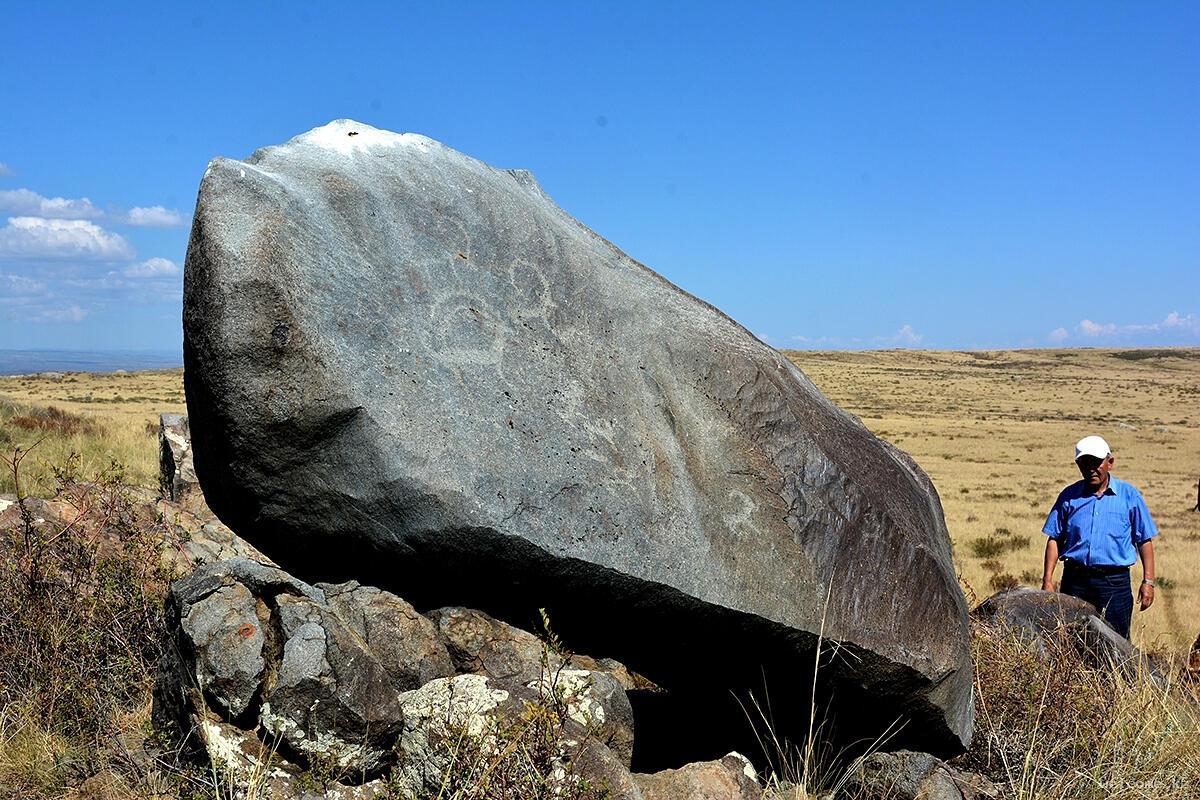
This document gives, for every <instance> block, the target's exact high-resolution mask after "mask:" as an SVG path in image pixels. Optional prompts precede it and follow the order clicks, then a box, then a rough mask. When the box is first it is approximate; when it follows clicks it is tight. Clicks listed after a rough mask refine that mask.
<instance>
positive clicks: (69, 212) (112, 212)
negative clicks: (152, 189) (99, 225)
mask: <svg viewBox="0 0 1200 800" xmlns="http://www.w3.org/2000/svg"><path fill="white" fill-rule="evenodd" d="M0 166H2V165H0ZM0 174H3V173H0ZM0 212H7V213H9V214H14V215H17V216H22V217H42V218H43V219H90V220H103V221H107V222H111V223H116V224H118V225H132V226H135V227H139V228H182V227H183V226H184V225H186V224H187V220H185V219H184V218H183V215H182V214H180V213H179V212H178V211H176V210H175V209H173V208H165V207H163V206H134V207H133V208H131V209H129V210H128V211H122V210H120V209H112V208H110V209H109V210H108V211H107V212H105V211H104V210H103V209H100V208H97V207H96V206H95V205H94V204H93V203H92V201H91V200H89V199H88V198H86V197H80V198H77V199H71V198H66V197H44V196H42V195H40V194H38V193H37V192H34V191H32V190H30V189H5V190H0Z"/></svg>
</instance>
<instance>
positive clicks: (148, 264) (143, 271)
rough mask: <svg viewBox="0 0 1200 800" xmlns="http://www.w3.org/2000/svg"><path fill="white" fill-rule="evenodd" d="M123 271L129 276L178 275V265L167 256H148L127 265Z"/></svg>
mask: <svg viewBox="0 0 1200 800" xmlns="http://www.w3.org/2000/svg"><path fill="white" fill-rule="evenodd" d="M123 272H124V274H126V275H128V276H129V277H131V278H155V277H161V276H164V275H178V274H179V265H178V264H176V263H175V262H174V261H172V260H170V259H169V258H148V259H146V260H145V261H142V262H141V263H138V264H131V265H129V266H128V267H126V268H125V269H124V270H123Z"/></svg>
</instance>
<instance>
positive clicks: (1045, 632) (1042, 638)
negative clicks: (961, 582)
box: [973, 587, 1153, 671]
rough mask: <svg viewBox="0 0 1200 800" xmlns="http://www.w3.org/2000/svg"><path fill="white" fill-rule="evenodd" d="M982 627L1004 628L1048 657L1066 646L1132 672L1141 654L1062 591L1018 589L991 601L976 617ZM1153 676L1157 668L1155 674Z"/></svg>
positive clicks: (1092, 611) (1100, 663)
mask: <svg viewBox="0 0 1200 800" xmlns="http://www.w3.org/2000/svg"><path fill="white" fill-rule="evenodd" d="M973 616H974V617H975V619H977V620H979V621H980V622H982V623H985V624H989V625H993V626H999V627H1001V628H1004V629H1007V630H1009V631H1011V632H1013V633H1015V634H1016V635H1018V636H1022V637H1024V638H1026V639H1028V640H1029V641H1030V642H1032V643H1033V645H1034V646H1035V647H1037V648H1038V650H1039V651H1040V652H1042V653H1043V654H1048V650H1049V652H1054V649H1055V648H1054V647H1052V646H1051V647H1048V645H1050V644H1051V641H1050V640H1052V639H1053V640H1055V641H1054V644H1065V645H1067V646H1068V647H1072V648H1074V649H1075V650H1076V651H1078V652H1079V654H1080V655H1082V656H1083V657H1085V658H1086V659H1088V660H1089V661H1090V662H1091V663H1093V664H1094V665H1096V666H1101V667H1107V666H1109V665H1110V664H1116V665H1118V666H1120V665H1128V666H1130V667H1133V666H1134V665H1135V664H1136V662H1137V661H1138V660H1139V659H1140V658H1141V653H1140V651H1139V650H1138V649H1137V648H1136V647H1134V646H1133V644H1132V643H1130V641H1129V640H1128V639H1126V638H1125V637H1124V636H1122V635H1121V634H1119V633H1117V632H1116V631H1115V630H1113V628H1112V626H1111V625H1109V624H1108V623H1107V622H1106V621H1105V620H1104V617H1102V616H1100V613H1099V611H1097V610H1096V607H1095V606H1094V605H1092V604H1091V603H1089V602H1087V601H1085V600H1080V599H1079V598H1078V597H1072V596H1071V595H1067V594H1061V593H1059V592H1044V591H1042V590H1040V589H1030V588H1028V587H1018V588H1016V589H1006V590H1005V591H1002V592H997V593H996V594H994V595H992V596H991V597H989V598H988V599H987V600H984V601H983V602H982V603H980V604H979V607H978V608H976V609H975V611H974V612H973ZM1152 671H1153V669H1152Z"/></svg>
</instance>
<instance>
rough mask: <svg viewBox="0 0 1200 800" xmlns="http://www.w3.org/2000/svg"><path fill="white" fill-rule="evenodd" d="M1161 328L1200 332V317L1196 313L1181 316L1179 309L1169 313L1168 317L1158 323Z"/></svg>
mask: <svg viewBox="0 0 1200 800" xmlns="http://www.w3.org/2000/svg"><path fill="white" fill-rule="evenodd" d="M1158 326H1159V328H1165V329H1167V330H1181V331H1186V332H1188V333H1195V334H1200V317H1197V316H1196V315H1195V314H1188V315H1187V316H1186V317H1181V316H1180V315H1179V312H1178V311H1172V312H1171V313H1170V314H1167V316H1166V319H1164V320H1163V321H1162V322H1160V323H1158Z"/></svg>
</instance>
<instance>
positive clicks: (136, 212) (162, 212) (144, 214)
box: [121, 206, 187, 228]
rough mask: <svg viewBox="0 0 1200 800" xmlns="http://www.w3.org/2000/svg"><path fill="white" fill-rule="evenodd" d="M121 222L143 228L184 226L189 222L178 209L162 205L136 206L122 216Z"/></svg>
mask: <svg viewBox="0 0 1200 800" xmlns="http://www.w3.org/2000/svg"><path fill="white" fill-rule="evenodd" d="M121 222H123V223H125V224H126V225H136V226H138V227H141V228H182V227H183V226H184V225H185V224H187V221H186V220H185V219H184V218H183V215H182V214H180V213H179V212H178V211H176V210H174V209H172V208H163V207H162V206H148V207H145V208H143V207H141V206H135V207H134V208H131V209H129V211H128V212H127V213H126V214H125V215H124V216H123V217H122V218H121Z"/></svg>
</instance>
